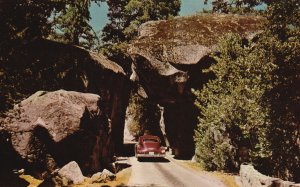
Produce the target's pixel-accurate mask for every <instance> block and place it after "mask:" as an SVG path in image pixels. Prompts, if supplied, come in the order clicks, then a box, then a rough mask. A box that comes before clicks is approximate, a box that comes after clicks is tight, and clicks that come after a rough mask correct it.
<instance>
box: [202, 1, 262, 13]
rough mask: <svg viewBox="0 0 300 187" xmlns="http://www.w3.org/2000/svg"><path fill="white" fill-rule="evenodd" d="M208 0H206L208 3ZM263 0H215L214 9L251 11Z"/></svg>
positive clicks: (224, 11)
mask: <svg viewBox="0 0 300 187" xmlns="http://www.w3.org/2000/svg"><path fill="white" fill-rule="evenodd" d="M207 2H208V0H204V3H205V4H207ZM262 3H263V0H229V1H228V0H213V1H212V11H213V12H219V13H249V12H254V7H255V6H258V5H261V4H262Z"/></svg>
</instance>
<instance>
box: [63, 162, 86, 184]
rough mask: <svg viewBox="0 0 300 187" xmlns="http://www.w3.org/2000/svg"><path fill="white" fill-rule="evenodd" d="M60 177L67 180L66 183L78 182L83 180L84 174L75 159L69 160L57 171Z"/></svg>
mask: <svg viewBox="0 0 300 187" xmlns="http://www.w3.org/2000/svg"><path fill="white" fill-rule="evenodd" d="M58 175H59V176H60V177H61V178H66V179H67V180H68V182H67V184H70V183H71V184H80V183H83V182H84V176H83V175H82V172H81V170H80V168H79V166H78V164H77V163H76V162H75V161H72V162H69V163H68V164H66V165H65V166H64V167H62V168H61V169H60V170H59V171H58Z"/></svg>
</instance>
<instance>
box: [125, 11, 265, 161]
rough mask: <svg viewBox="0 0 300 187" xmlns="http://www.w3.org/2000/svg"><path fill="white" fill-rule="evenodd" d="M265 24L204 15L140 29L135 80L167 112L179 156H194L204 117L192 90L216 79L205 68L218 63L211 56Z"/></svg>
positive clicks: (173, 145)
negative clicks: (222, 41) (227, 40)
mask: <svg viewBox="0 0 300 187" xmlns="http://www.w3.org/2000/svg"><path fill="white" fill-rule="evenodd" d="M264 22H265V19H263V18H262V17H258V16H249V15H248V16H237V15H221V14H201V15H195V16H189V17H177V18H174V19H171V20H166V21H151V22H147V23H145V24H143V25H142V26H141V27H140V28H139V37H138V38H137V39H136V40H135V41H134V42H133V43H132V45H131V46H130V48H129V49H128V52H129V53H130V54H131V57H132V59H133V68H132V69H133V74H132V76H131V78H132V80H135V81H136V82H137V83H138V84H140V85H141V86H142V87H143V88H144V91H145V93H146V94H144V95H147V97H148V98H149V99H150V100H151V101H153V102H154V103H158V104H160V105H161V106H162V107H164V110H165V112H164V121H165V127H166V134H167V136H168V139H169V142H170V144H171V148H172V149H173V150H174V151H175V153H176V155H177V156H180V155H181V156H183V157H190V158H191V157H192V155H193V152H194V150H193V149H194V148H193V147H194V146H193V144H194V143H193V138H192V137H193V134H194V128H195V127H196V123H197V115H198V113H197V110H195V107H194V104H193V103H194V98H193V94H191V88H196V89H198V88H201V87H202V86H203V84H204V83H206V82H207V81H208V79H210V78H212V77H213V75H212V74H210V73H203V72H202V69H205V68H208V67H209V66H210V65H211V64H213V63H215V60H214V59H212V58H211V57H209V55H210V54H211V53H214V52H217V49H218V46H217V42H218V39H219V38H220V37H221V36H224V35H225V34H226V33H236V34H239V35H241V36H243V37H245V38H247V37H248V36H249V37H253V34H255V33H257V32H259V31H260V29H261V28H262V26H263V23H264ZM183 131H184V132H185V133H182V132H183ZM181 156H180V157H181Z"/></svg>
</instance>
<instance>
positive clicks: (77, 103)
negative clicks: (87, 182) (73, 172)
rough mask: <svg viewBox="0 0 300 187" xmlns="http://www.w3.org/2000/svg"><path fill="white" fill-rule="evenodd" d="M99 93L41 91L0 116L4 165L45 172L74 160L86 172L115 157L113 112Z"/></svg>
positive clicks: (47, 172)
mask: <svg viewBox="0 0 300 187" xmlns="http://www.w3.org/2000/svg"><path fill="white" fill-rule="evenodd" d="M102 102H103V100H102V98H100V97H99V96H98V95H95V94H87V93H79V92H73V91H64V90H59V91H55V92H44V91H39V92H37V93H35V94H34V95H32V96H31V97H29V98H27V99H26V100H24V101H22V102H21V103H20V104H19V105H17V106H15V108H14V109H13V110H12V111H10V113H9V114H8V117H6V118H5V119H1V120H0V122H1V123H0V124H1V125H0V137H1V140H2V141H0V155H1V157H2V156H3V158H1V160H0V163H1V166H2V169H5V168H6V169H7V168H13V167H17V168H18V167H21V168H24V167H25V170H27V171H32V172H33V174H37V175H38V176H39V177H43V174H49V173H51V172H52V171H54V170H55V169H56V168H60V167H62V166H64V165H65V164H67V163H69V162H70V161H76V162H77V163H78V164H79V166H80V168H81V170H82V171H83V172H84V173H92V172H95V171H99V170H100V169H102V168H103V167H105V166H107V164H108V163H109V162H111V158H112V154H113V152H112V151H113V144H112V141H111V138H112V134H111V129H110V128H109V123H108V117H107V115H106V113H105V111H104V110H103V109H102V108H101V105H102Z"/></svg>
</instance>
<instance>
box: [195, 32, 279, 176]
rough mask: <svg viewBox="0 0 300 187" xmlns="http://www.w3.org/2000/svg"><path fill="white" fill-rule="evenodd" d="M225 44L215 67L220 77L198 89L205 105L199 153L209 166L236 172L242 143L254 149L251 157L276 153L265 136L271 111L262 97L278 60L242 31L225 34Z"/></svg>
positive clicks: (198, 135)
mask: <svg viewBox="0 0 300 187" xmlns="http://www.w3.org/2000/svg"><path fill="white" fill-rule="evenodd" d="M219 49H220V52H221V55H220V56H219V57H215V58H216V60H217V62H218V63H217V64H215V65H213V66H211V68H210V71H212V72H213V73H214V74H215V76H216V79H214V80H211V81H209V83H207V84H206V85H205V86H204V88H203V89H202V90H200V91H195V92H194V93H195V94H196V96H197V100H196V105H197V107H198V108H199V109H200V110H201V117H200V118H199V125H198V128H197V131H196V134H195V141H196V150H197V153H196V154H197V156H198V158H199V159H200V161H201V162H202V163H203V164H204V166H205V167H206V168H207V169H210V170H233V171H234V170H237V169H238V166H239V164H240V163H239V162H240V161H241V159H242V158H239V155H238V153H239V149H241V148H242V147H247V148H248V149H250V154H251V160H256V159H257V158H258V157H266V156H269V154H270V153H269V152H268V144H267V142H266V140H265V134H266V128H267V126H268V124H269V118H268V115H269V111H268V108H267V107H265V106H264V102H263V100H262V98H263V95H264V94H265V92H266V91H268V90H270V89H271V75H270V74H271V72H272V70H273V69H274V64H272V63H271V62H272V59H271V57H270V56H269V55H267V51H266V50H264V49H261V48H258V47H257V46H256V45H254V43H248V44H244V43H243V42H242V39H241V38H239V37H238V36H234V35H230V36H228V37H225V38H222V39H221V41H220V48H219ZM211 148H212V152H213V153H212V154H211V151H209V150H210V149H211Z"/></svg>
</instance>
